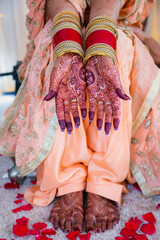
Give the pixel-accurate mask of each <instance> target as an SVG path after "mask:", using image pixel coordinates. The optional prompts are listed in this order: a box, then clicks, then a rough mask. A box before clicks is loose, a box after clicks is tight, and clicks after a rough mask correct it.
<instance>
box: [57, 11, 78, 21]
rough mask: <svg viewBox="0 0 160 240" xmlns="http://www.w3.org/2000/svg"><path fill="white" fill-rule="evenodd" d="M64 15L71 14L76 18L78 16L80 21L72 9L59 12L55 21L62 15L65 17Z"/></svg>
mask: <svg viewBox="0 0 160 240" xmlns="http://www.w3.org/2000/svg"><path fill="white" fill-rule="evenodd" d="M64 15H69V16H70V15H71V16H73V17H74V18H76V19H77V20H78V21H79V17H78V16H77V15H76V14H75V13H74V12H71V11H62V12H60V13H58V14H57V15H56V16H55V17H54V19H53V22H54V21H56V20H57V18H60V17H61V16H62V17H63V16H64Z"/></svg>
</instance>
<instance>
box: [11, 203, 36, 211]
mask: <svg viewBox="0 0 160 240" xmlns="http://www.w3.org/2000/svg"><path fill="white" fill-rule="evenodd" d="M32 208H33V207H32V205H31V204H25V205H23V206H20V207H18V208H15V209H13V210H12V212H13V213H17V212H20V211H22V210H24V211H29V210H31V209H32Z"/></svg>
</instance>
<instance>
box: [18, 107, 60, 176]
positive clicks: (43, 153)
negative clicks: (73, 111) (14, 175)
mask: <svg viewBox="0 0 160 240" xmlns="http://www.w3.org/2000/svg"><path fill="white" fill-rule="evenodd" d="M57 127H58V119H57V115H56V112H55V108H54V112H53V115H52V118H51V121H50V124H49V127H48V130H47V134H46V138H45V140H44V143H43V146H42V149H41V150H40V152H39V153H38V155H37V156H36V158H34V159H33V160H32V161H31V162H30V163H28V164H27V166H25V167H18V166H17V168H18V171H19V173H20V175H21V176H25V175H27V174H29V173H30V172H32V171H34V169H35V168H37V167H38V166H39V165H40V164H41V163H42V162H43V160H44V159H45V158H46V157H47V155H48V154H49V152H50V151H51V148H52V146H53V142H54V139H55V136H56V132H57Z"/></svg>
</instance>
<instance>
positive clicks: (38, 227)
mask: <svg viewBox="0 0 160 240" xmlns="http://www.w3.org/2000/svg"><path fill="white" fill-rule="evenodd" d="M32 227H33V228H34V229H36V230H42V229H44V228H46V227H47V224H46V223H42V222H38V223H34V224H33V225H32Z"/></svg>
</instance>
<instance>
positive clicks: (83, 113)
mask: <svg viewBox="0 0 160 240" xmlns="http://www.w3.org/2000/svg"><path fill="white" fill-rule="evenodd" d="M81 113H82V117H83V120H84V119H85V118H86V116H87V109H86V108H82V109H81Z"/></svg>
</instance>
